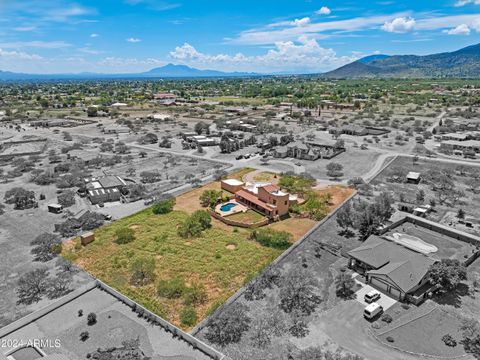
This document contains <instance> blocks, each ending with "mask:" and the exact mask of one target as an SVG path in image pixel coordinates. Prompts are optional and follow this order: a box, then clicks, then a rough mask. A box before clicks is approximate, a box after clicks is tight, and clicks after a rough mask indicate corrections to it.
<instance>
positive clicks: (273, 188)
mask: <svg viewBox="0 0 480 360" xmlns="http://www.w3.org/2000/svg"><path fill="white" fill-rule="evenodd" d="M259 188H263V189H265V191H266V192H269V193H273V192H275V191H278V190H280V188H279V187H278V186H276V185H272V184H270V185H265V186H260V187H259Z"/></svg>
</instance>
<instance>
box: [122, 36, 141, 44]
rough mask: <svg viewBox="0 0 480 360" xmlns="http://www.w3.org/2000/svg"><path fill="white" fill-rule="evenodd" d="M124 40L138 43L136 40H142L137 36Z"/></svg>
mask: <svg viewBox="0 0 480 360" xmlns="http://www.w3.org/2000/svg"><path fill="white" fill-rule="evenodd" d="M126 41H127V42H129V43H138V42H140V41H142V40H141V39H139V38H134V37H131V38H128V39H126Z"/></svg>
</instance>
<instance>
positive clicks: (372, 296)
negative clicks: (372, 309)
mask: <svg viewBox="0 0 480 360" xmlns="http://www.w3.org/2000/svg"><path fill="white" fill-rule="evenodd" d="M380 296H381V295H380V293H379V292H378V291H377V290H372V291H370V292H368V293H367V294H365V297H364V300H365V302H366V303H369V304H370V303H373V302H375V301H377V300H378V299H380Z"/></svg>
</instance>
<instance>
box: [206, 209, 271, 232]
mask: <svg viewBox="0 0 480 360" xmlns="http://www.w3.org/2000/svg"><path fill="white" fill-rule="evenodd" d="M207 211H208V213H209V214H210V215H212V216H213V217H214V218H215V219H217V220H220V221H221V222H223V223H225V224H227V225H231V226H238V227H242V228H248V229H255V228H258V227H260V226H264V225H267V224H268V223H269V220H268V219H267V218H265V219H263V220H261V221H257V222H256V223H251V224H249V223H244V222H241V221H235V220H232V219H228V218H227V217H223V216H221V215H219V214H217V213H216V212H215V211H212V210H210V209H208V210H207Z"/></svg>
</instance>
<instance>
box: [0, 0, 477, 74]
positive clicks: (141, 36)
mask: <svg viewBox="0 0 480 360" xmlns="http://www.w3.org/2000/svg"><path fill="white" fill-rule="evenodd" d="M478 42H480V0H415V1H412V0H403V1H389V0H378V1H361V2H360V1H348V0H347V1H334V0H323V1H318V0H295V1H293V0H276V1H270V0H255V1H253V0H242V1H236V0H231V1H217V0H195V1H193V0H190V1H188V0H166V1H163V0H97V1H92V0H77V1H70V0H0V69H1V70H9V71H17V72H31V73H64V72H85V71H89V72H109V73H122V72H141V71H145V70H149V69H151V68H154V67H158V66H162V65H165V64H167V63H176V64H186V65H189V66H193V67H197V68H201V69H218V70H225V71H255V72H263V73H267V72H268V73H271V72H319V71H326V70H331V69H333V68H336V67H338V66H341V65H343V64H346V63H348V62H350V61H352V60H355V59H357V58H359V57H362V56H365V55H370V54H374V53H384V54H419V55H421V54H430V53H435V52H443V51H452V50H456V49H459V48H461V47H464V46H468V45H471V44H475V43H478Z"/></svg>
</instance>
